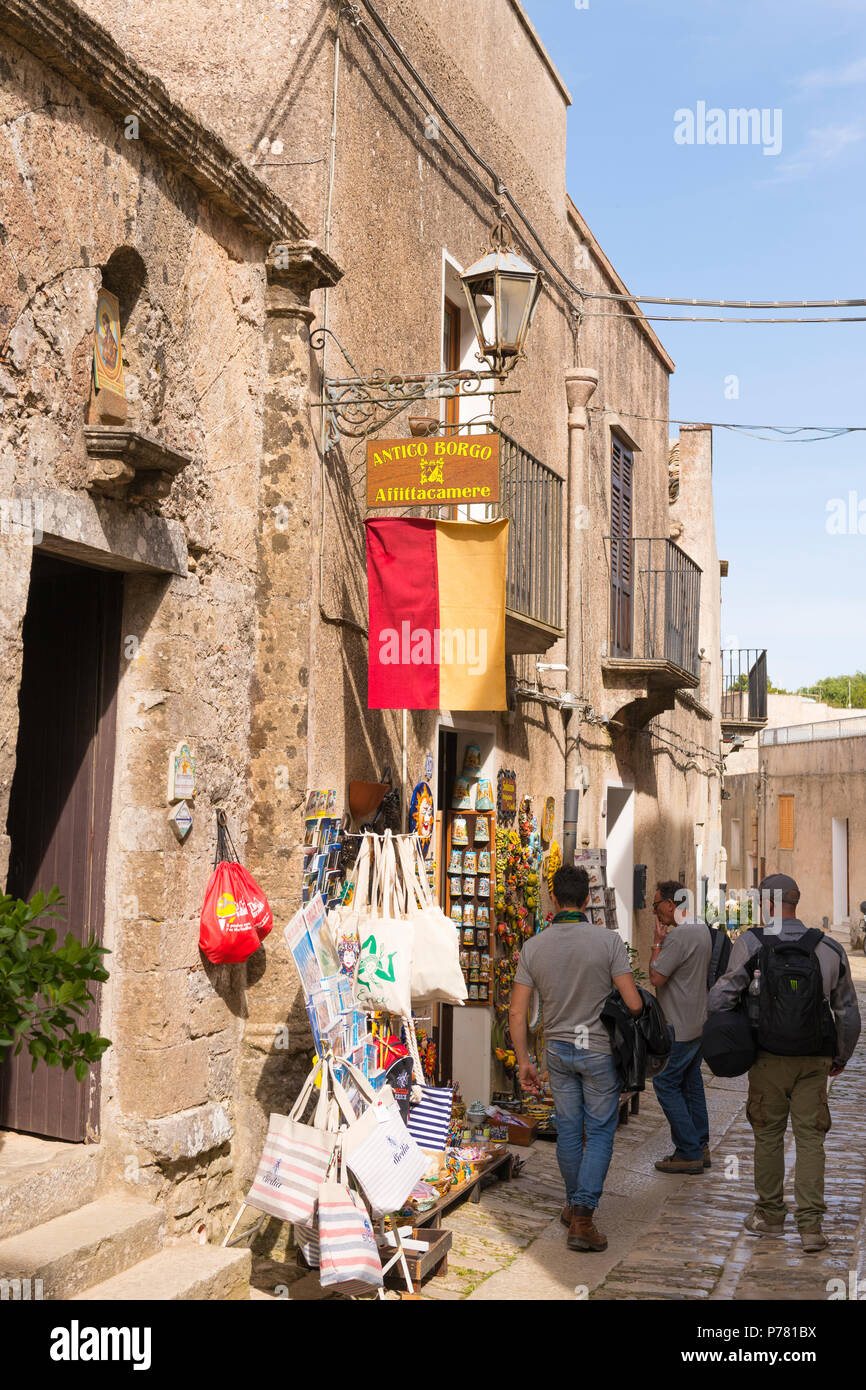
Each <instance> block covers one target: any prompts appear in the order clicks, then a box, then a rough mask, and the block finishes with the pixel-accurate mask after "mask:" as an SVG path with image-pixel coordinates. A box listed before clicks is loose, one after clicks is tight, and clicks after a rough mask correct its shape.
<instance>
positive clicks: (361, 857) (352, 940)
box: [324, 835, 375, 974]
mask: <svg viewBox="0 0 866 1390" xmlns="http://www.w3.org/2000/svg"><path fill="white" fill-rule="evenodd" d="M374 838H375V837H374V836H373V835H364V836H362V838H361V848H360V850H359V851H358V857H357V859H356V860H355V863H354V865H353V867H352V872H351V874H350V875H349V887H350V888H351V889H352V892H351V894H350V895H349V902H348V903H346V904H345V906H343V905H341V906H340V907H336V908H333V909H332V910H331V911H330V912H329V913H328V915H327V919H326V922H325V927H324V935H325V936H326V938H327V943H328V945H329V946H330V948H331V951H332V953H333V955H334V957H335V958H336V960H338V961H339V963H340V970H341V972H342V973H344V974H345V973H348V974H354V970H355V966H356V965H357V961H358V954H359V952H360V948H361V932H364V935H365V936H366V935H367V930H366V928H367V924H368V922H369V917H370V885H371V876H372V869H373V862H374V861H373V842H374Z"/></svg>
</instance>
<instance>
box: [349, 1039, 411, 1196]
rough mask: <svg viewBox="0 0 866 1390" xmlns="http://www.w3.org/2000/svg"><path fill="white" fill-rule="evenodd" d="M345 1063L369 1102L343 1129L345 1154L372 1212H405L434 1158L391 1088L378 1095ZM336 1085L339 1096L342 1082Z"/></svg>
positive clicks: (361, 1092)
mask: <svg viewBox="0 0 866 1390" xmlns="http://www.w3.org/2000/svg"><path fill="white" fill-rule="evenodd" d="M341 1065H343V1066H345V1068H346V1070H347V1071H348V1073H349V1075H350V1076H351V1078H352V1080H353V1081H354V1083H355V1085H356V1086H357V1088H358V1091H359V1092H360V1094H361V1095H362V1097H363V1098H364V1100H365V1101H368V1102H369V1108H368V1109H367V1110H365V1112H364V1114H363V1115H362V1116H361V1118H360V1119H359V1120H356V1121H355V1123H354V1124H353V1125H350V1126H349V1128H348V1129H347V1130H345V1131H344V1133H343V1136H342V1154H343V1158H344V1160H345V1163H346V1167H347V1168H348V1169H349V1170H350V1171H351V1172H352V1173H353V1174H354V1176H355V1178H356V1180H357V1181H358V1183H359V1184H360V1185H361V1187H362V1188H363V1190H364V1195H365V1197H366V1198H367V1201H368V1202H369V1203H370V1209H371V1211H372V1213H373V1216H374V1217H378V1216H388V1215H390V1214H391V1213H392V1212H395V1211H399V1210H400V1208H401V1207H402V1206H403V1204H404V1203H405V1201H406V1199H407V1198H408V1196H409V1194H410V1192H411V1191H412V1188H413V1187H414V1186H415V1184H416V1183H418V1182H420V1181H421V1179H422V1178H423V1176H424V1174H425V1173H426V1171H427V1167H428V1164H429V1162H430V1160H429V1158H428V1156H427V1154H425V1153H424V1151H423V1150H422V1149H421V1148H420V1147H419V1146H418V1144H416V1143H415V1140H414V1139H413V1138H412V1136H411V1134H410V1133H409V1131H408V1129H407V1128H406V1126H405V1124H404V1123H403V1117H402V1116H401V1114H400V1108H399V1106H398V1105H397V1102H396V1101H395V1100H394V1099H393V1092H391V1091H390V1089H389V1088H388V1087H386V1088H385V1091H386V1092H387V1094H385V1095H383V1092H379V1093H378V1095H377V1094H376V1092H375V1091H373V1089H372V1087H371V1086H370V1085H369V1083H368V1081H367V1080H366V1078H365V1077H364V1076H363V1074H362V1073H361V1072H360V1071H358V1069H357V1068H356V1067H354V1066H352V1064H351V1063H349V1062H346V1061H344V1060H343V1059H341ZM334 1085H335V1093H337V1094H339V1092H340V1091H341V1090H342V1088H341V1087H340V1085H339V1082H336V1081H335V1083H334Z"/></svg>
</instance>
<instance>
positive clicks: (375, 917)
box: [355, 830, 415, 1018]
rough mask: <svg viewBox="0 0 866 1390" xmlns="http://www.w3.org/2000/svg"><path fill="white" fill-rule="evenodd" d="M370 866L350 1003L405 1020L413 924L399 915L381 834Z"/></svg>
mask: <svg viewBox="0 0 866 1390" xmlns="http://www.w3.org/2000/svg"><path fill="white" fill-rule="evenodd" d="M373 839H374V843H375V865H374V870H373V888H372V891H371V894H370V912H369V915H368V916H367V917H363V916H362V917H360V918H359V930H360V937H361V945H360V955H359V956H358V965H357V967H356V970H355V1002H356V1003H357V1005H358V1007H359V1008H360V1009H364V1010H366V1011H367V1012H368V1013H375V1012H376V1011H377V1010H379V1009H381V1010H383V1011H384V1012H385V1013H389V1014H394V1015H397V1016H398V1017H400V1018H406V1017H408V1016H409V1015H410V1014H411V1012H412V988H411V980H412V950H413V946H414V939H415V928H414V924H413V922H412V921H411V920H410V919H407V918H406V917H405V916H403V913H402V910H401V896H402V887H401V885H400V883H399V881H398V878H397V860H396V855H395V853H394V839H393V836H392V835H391V832H390V830H386V831H385V834H384V835H383V836H382V839H381V840H379V839H378V837H373Z"/></svg>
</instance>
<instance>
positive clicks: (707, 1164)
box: [704, 1144, 713, 1168]
mask: <svg viewBox="0 0 866 1390" xmlns="http://www.w3.org/2000/svg"><path fill="white" fill-rule="evenodd" d="M712 1166H713V1160H712V1159H711V1158H710V1146H709V1144H704V1167H705V1168H712Z"/></svg>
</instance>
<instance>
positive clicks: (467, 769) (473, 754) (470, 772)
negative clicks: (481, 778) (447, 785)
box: [463, 743, 481, 782]
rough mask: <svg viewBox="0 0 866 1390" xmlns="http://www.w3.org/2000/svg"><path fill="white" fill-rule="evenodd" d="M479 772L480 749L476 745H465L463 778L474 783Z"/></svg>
mask: <svg viewBox="0 0 866 1390" xmlns="http://www.w3.org/2000/svg"><path fill="white" fill-rule="evenodd" d="M480 771H481V749H480V748H479V746H478V744H477V743H467V745H466V752H465V753H464V754H463V776H464V777H466V778H467V779H468V780H469V781H473V782H474V780H475V778H476V777H477V776H478V774H479V772H480Z"/></svg>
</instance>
